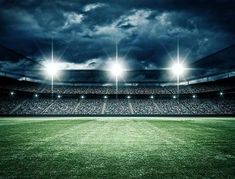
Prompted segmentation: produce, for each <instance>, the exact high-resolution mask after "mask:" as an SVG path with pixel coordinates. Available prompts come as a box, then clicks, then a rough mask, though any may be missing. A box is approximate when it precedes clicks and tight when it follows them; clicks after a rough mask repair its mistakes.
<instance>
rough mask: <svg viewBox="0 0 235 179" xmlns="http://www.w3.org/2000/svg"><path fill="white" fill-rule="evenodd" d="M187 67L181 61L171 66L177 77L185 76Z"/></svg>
mask: <svg viewBox="0 0 235 179" xmlns="http://www.w3.org/2000/svg"><path fill="white" fill-rule="evenodd" d="M186 69H187V68H186V67H185V65H184V64H183V63H182V62H179V61H177V62H175V63H173V64H172V66H171V71H172V73H173V75H175V76H177V77H178V76H183V75H184V74H185V72H186Z"/></svg>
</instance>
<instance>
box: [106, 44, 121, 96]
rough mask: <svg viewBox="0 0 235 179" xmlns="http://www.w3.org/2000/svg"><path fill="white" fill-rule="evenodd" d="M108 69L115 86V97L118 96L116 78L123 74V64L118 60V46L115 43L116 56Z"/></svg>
mask: <svg viewBox="0 0 235 179" xmlns="http://www.w3.org/2000/svg"><path fill="white" fill-rule="evenodd" d="M109 71H110V73H111V76H112V77H114V78H115V86H116V98H117V97H118V79H119V78H120V77H122V76H123V74H124V68H123V65H122V64H121V63H120V62H119V57H118V46H117V43H116V57H115V62H114V63H112V64H111V66H110V68H109Z"/></svg>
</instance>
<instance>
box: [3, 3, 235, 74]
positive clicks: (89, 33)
mask: <svg viewBox="0 0 235 179" xmlns="http://www.w3.org/2000/svg"><path fill="white" fill-rule="evenodd" d="M234 12H235V2H234V1H232V0H230V1H229V0H214V1H209V0H208V1H205V0H195V1H189V0H177V1H174V0H152V1H150V0H149V1H148V0H138V1H137V0H108V1H99V0H94V1H87V0H53V1H52V0H23V1H20V0H0V24H1V26H0V44H1V45H4V46H6V47H8V48H11V49H14V50H16V51H17V52H20V53H22V54H24V55H26V56H27V57H30V58H32V59H35V60H36V61H39V62H40V63H41V62H43V61H45V60H46V59H48V58H49V57H50V50H51V43H52V39H53V43H54V55H55V57H56V58H57V59H59V60H60V61H63V62H64V64H65V65H66V66H67V68H76V69H102V68H104V67H105V65H106V64H107V62H108V61H110V60H112V59H113V58H114V56H115V45H116V43H117V44H118V49H119V56H120V59H121V60H122V61H124V63H125V64H126V66H127V67H128V68H129V69H155V68H159V67H164V66H166V65H167V64H168V63H169V61H170V59H171V58H174V56H175V55H176V45H177V40H179V44H180V52H181V56H182V58H184V59H186V61H187V63H191V62H193V61H196V60H198V59H200V58H202V57H205V56H207V55H209V54H211V53H213V52H216V51H218V50H220V49H222V48H225V47H227V46H229V45H231V44H233V43H234V42H235V26H234V19H235V13H234ZM23 60H25V59H19V60H16V59H14V60H13V61H11V60H9V61H8V60H5V59H4V60H3V61H2V62H1V63H0V65H1V67H4V66H7V64H8V65H9V64H11V65H13V64H17V65H20V64H22V61H23Z"/></svg>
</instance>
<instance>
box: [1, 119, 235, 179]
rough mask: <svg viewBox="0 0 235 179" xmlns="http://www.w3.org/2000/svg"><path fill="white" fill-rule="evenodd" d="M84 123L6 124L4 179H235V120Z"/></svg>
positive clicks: (16, 121)
mask: <svg viewBox="0 0 235 179" xmlns="http://www.w3.org/2000/svg"><path fill="white" fill-rule="evenodd" d="M79 119H80V118H78V120H66V118H65V119H62V120H47V118H44V120H41V119H39V118H35V119H28V118H25V119H9V118H7V119H6V118H1V119H0V178H4V179H5V178H234V177H235V119H234V118H233V119H231V118H230V120H225V118H222V119H217V120H214V119H206V118H205V119H200V120H183V121H175V120H162V119H160V120H158V118H151V120H142V119H143V118H140V119H138V118H133V120H112V119H110V120H91V119H92V118H83V120H79ZM119 119H122V118H119ZM170 119H174V118H170Z"/></svg>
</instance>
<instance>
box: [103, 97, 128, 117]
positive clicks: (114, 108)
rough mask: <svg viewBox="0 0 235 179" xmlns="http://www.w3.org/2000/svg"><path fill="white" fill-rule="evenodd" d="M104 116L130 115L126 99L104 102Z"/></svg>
mask: <svg viewBox="0 0 235 179" xmlns="http://www.w3.org/2000/svg"><path fill="white" fill-rule="evenodd" d="M105 104H106V105H105V114H111V115H112V114H114V115H115V114H122V115H127V114H131V113H132V112H131V109H130V106H129V101H128V99H110V100H105Z"/></svg>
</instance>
